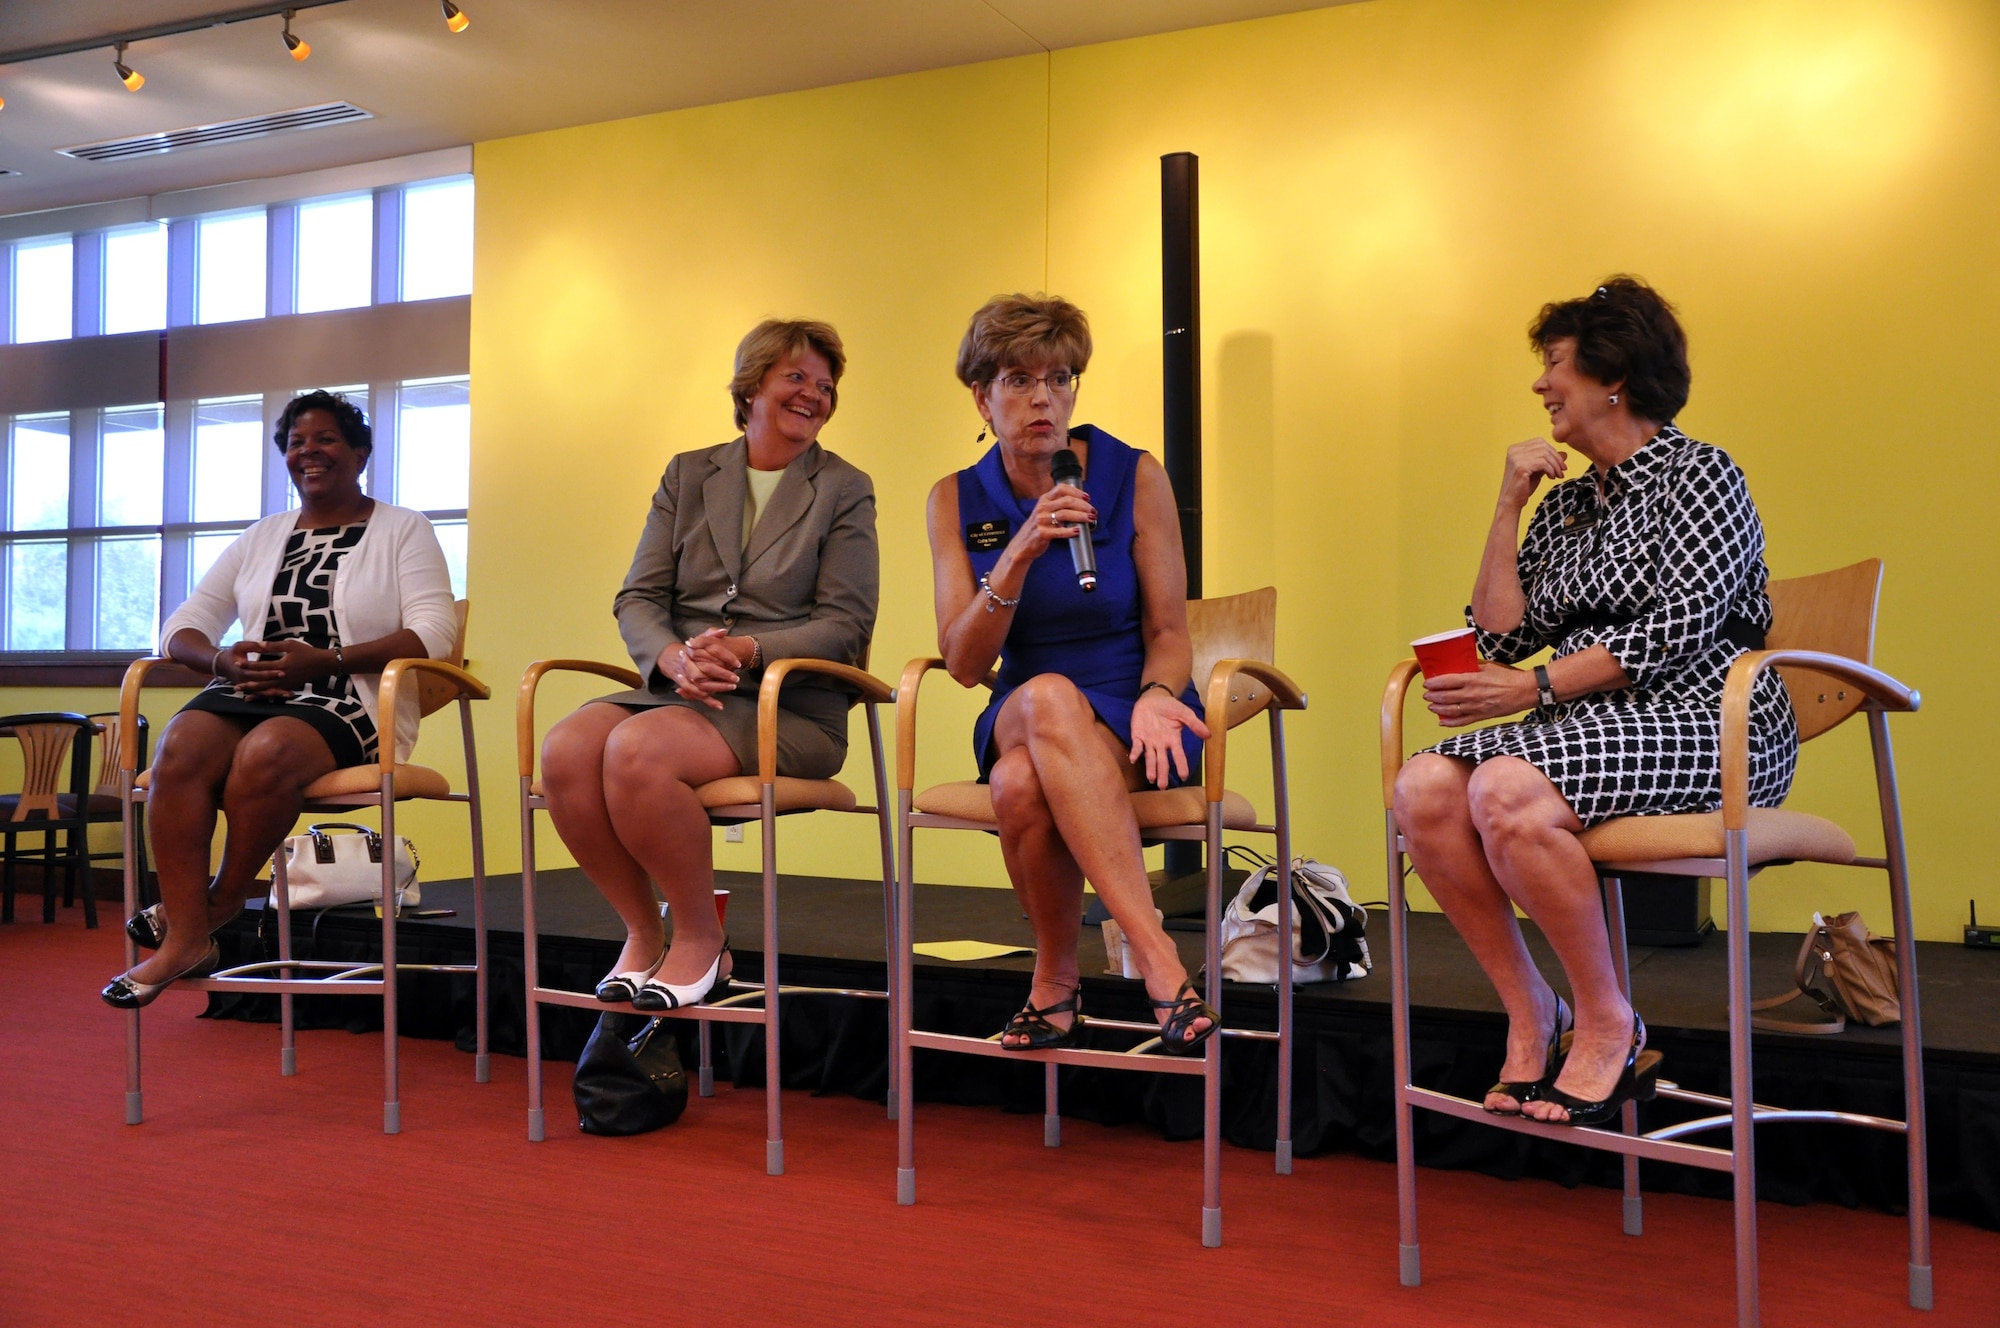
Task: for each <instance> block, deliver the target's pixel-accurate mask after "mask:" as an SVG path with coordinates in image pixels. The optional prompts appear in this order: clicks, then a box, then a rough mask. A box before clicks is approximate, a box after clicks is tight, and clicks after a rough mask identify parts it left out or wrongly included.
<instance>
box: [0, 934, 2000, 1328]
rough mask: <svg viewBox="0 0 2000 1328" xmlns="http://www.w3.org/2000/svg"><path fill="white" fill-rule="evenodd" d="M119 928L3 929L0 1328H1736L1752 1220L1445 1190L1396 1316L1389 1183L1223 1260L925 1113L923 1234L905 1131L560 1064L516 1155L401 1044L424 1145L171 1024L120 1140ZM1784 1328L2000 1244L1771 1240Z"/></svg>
mask: <svg viewBox="0 0 2000 1328" xmlns="http://www.w3.org/2000/svg"><path fill="white" fill-rule="evenodd" d="M121 957H122V947H121V944H120V938H119V934H118V932H117V930H116V928H115V927H114V926H112V925H109V923H108V922H107V925H106V926H105V927H104V928H103V929H102V930H100V931H97V932H86V931H85V930H84V929H83V926H82V921H81V918H80V916H78V914H77V912H76V911H75V910H69V911H66V912H65V913H64V914H63V916H62V920H61V921H60V922H59V923H58V924H57V925H56V926H54V927H44V926H42V925H41V924H40V923H39V922H34V921H29V922H23V923H17V924H15V925H13V926H11V927H6V928H0V1120H4V1121H5V1125H4V1126H0V1235H4V1238H0V1325H5V1328H25V1326H27V1325H43V1324H61V1325H73V1324H92V1325H95V1324H113V1323H115V1324H120V1325H131V1326H132V1328H155V1326H156V1325H168V1324H195V1323H221V1324H239V1323H244V1324H247V1323H264V1324H273V1323H280V1324H281V1323H309V1324H321V1323H335V1322H343V1323H364V1324H391V1323H393V1324H404V1323H408V1324H419V1323H421V1324H458V1323H475V1322H476V1323H480V1324H521V1325H530V1324H532V1325H537V1326H541V1325H552V1324H553V1325H562V1324H572V1323H575V1324H587V1325H593V1326H594V1325H600V1324H602V1325H612V1324H618V1325H626V1324H635V1325H679V1324H711V1323H717V1322H733V1323H743V1324H784V1325H792V1324H800V1325H813V1324H827V1325H864V1324H865V1325H893V1324H938V1323H966V1324H982V1325H983V1324H1033V1325H1038V1326H1039V1325H1047V1324H1075V1325H1100V1324H1102V1325H1121V1324H1134V1325H1141V1324H1143V1325H1183V1324H1224V1325H1235V1324H1270V1325H1283V1326H1284V1328H1293V1326H1294V1325H1315V1324H1329V1325H1336V1324H1337V1325H1342V1326H1343V1328H1345V1326H1347V1325H1377V1324H1380V1325H1418V1326H1423V1328H1428V1326H1430V1325H1438V1326H1444V1325H1454V1326H1455V1325H1473V1324H1482V1325H1484V1324H1503V1323H1516V1322H1532V1323H1537V1324H1552V1325H1569V1324H1576V1325H1597V1324H1619V1325H1650V1324H1658V1325H1671V1328H1695V1326H1696V1325H1706V1324H1729V1323H1733V1322H1734V1312H1733V1300H1732V1295H1731V1291H1730V1286H1731V1262H1730V1231H1729V1208H1728V1206H1727V1205H1725V1204H1722V1203H1718V1202H1714V1201H1709V1200H1700V1199H1692V1198H1684V1197H1679V1196H1670V1195H1662V1196H1652V1195H1649V1196H1648V1197H1647V1204H1646V1223H1647V1234H1646V1236H1645V1237H1644V1238H1642V1239H1638V1240H1633V1239H1628V1238H1626V1237H1624V1236H1621V1235H1620V1234H1619V1229H1618V1196H1617V1195H1616V1194H1615V1193H1613V1192H1610V1191H1606V1190H1582V1191H1574V1192H1572V1191H1565V1190H1562V1189H1560V1188H1558V1187H1555V1186H1552V1185H1547V1184H1542V1183H1528V1182H1523V1183H1518V1184H1508V1183H1505V1182H1501V1181H1496V1180H1491V1179H1488V1178H1485V1177H1481V1176H1474V1175H1461V1174H1455V1173H1447V1172H1435V1171H1425V1172H1423V1173H1421V1175H1420V1177H1419V1187H1420V1193H1421V1197H1422V1200H1423V1204H1424V1208H1423V1217H1424V1224H1425V1225H1424V1230H1423V1239H1424V1273H1425V1277H1426V1282H1425V1285H1424V1286H1423V1287H1421V1288H1419V1289H1416V1290H1405V1289H1403V1288H1401V1287H1399V1286H1398V1285H1397V1284H1396V1198H1395V1172H1394V1170H1393V1168H1391V1167H1389V1166H1387V1165H1384V1164H1381V1163H1374V1162H1366V1161H1360V1160H1357V1159H1355V1158H1352V1157H1321V1158H1306V1159H1302V1160H1301V1161H1300V1162H1299V1164H1298V1171H1297V1174H1296V1175H1293V1176H1290V1177H1280V1176H1276V1175H1273V1174H1272V1172H1271V1169H1270V1168H1271V1159H1270V1157H1269V1156H1268V1155H1265V1154H1254V1153H1248V1152H1243V1151H1239V1150H1234V1149H1231V1150H1226V1151H1225V1153H1224V1180H1223V1234H1224V1240H1225V1242H1226V1243H1225V1245H1224V1247H1223V1248H1222V1249H1220V1250H1204V1249H1202V1248H1201V1245H1200V1239H1199V1229H1200V1228H1199V1198H1200V1160H1201V1158H1200V1151H1199V1146H1198V1145H1196V1144H1167V1143H1164V1142H1162V1141H1161V1140H1159V1139H1158V1138H1156V1137H1153V1136H1151V1135H1149V1134H1147V1133H1144V1132H1142V1131H1139V1130H1135V1129H1118V1130H1107V1129H1103V1128H1100V1127H1096V1126H1091V1125H1087V1124H1081V1123H1075V1122H1065V1127H1064V1134H1065V1139H1064V1146H1063V1147H1062V1148H1061V1149H1059V1150H1053V1151H1052V1150H1047V1149H1044V1148H1042V1147H1041V1121H1040V1119H1039V1117H1033V1116H1007V1115H1003V1114H1000V1113H997V1112H991V1111H977V1110H967V1109H960V1108H951V1107H937V1106H930V1107H924V1106H920V1107H919V1110H918V1123H919V1129H918V1134H917V1144H918V1149H919V1152H918V1158H917V1162H918V1174H917V1178H918V1187H919V1188H918V1204H917V1206H916V1207H914V1208H899V1207H897V1206H896V1203H895V1187H894V1180H895V1171H894V1168H895V1130H894V1126H893V1125H892V1124H891V1123H890V1122H889V1121H887V1120H886V1119H885V1118H884V1117H883V1114H882V1111H881V1108H880V1107H878V1106H874V1105H871V1104H868V1103H863V1102H858V1101H853V1100H848V1099H813V1098H808V1097H800V1096H789V1097H787V1099H786V1103H785V1110H786V1127H787V1136H788V1137H787V1163H788V1166H789V1170H790V1174H789V1175H786V1176H783V1177H778V1178H772V1177H767V1176H765V1175H764V1174H763V1156H764V1149H763V1097H762V1095H761V1093H758V1092H743V1093H737V1092H733V1091H731V1090H730V1089H729V1088H728V1087H727V1086H724V1087H722V1088H721V1089H720V1090H719V1091H718V1094H717V1096H716V1097H715V1098H713V1099H710V1100H708V1101H702V1100H700V1099H696V1100H695V1102H694V1103H693V1105H692V1106H690V1108H689V1110H688V1114H687V1115H686V1117H684V1118H683V1119H682V1120H681V1122H680V1123H679V1124H677V1125H675V1126H673V1127H672V1128H670V1129H668V1130H665V1131H662V1132H660V1133H658V1134H653V1135H647V1136H643V1137H641V1138H637V1139H595V1138H586V1137H584V1136H582V1135H580V1134H578V1133H577V1131H576V1128H575V1125H574V1118H573V1116H572V1115H570V1113H569V1109H568V1104H569V1087H568V1081H567V1078H566V1073H567V1070H568V1067H567V1066H563V1065H553V1066H551V1067H550V1073H549V1076H548V1093H549V1103H550V1110H549V1122H550V1124H549V1133H550V1137H549V1140H548V1142H546V1143H542V1144H529V1143H528V1142H527V1141H526V1117H527V1112H526V1090H525V1086H524V1064H523V1062H521V1061H519V1060H514V1059H512V1058H505V1057H501V1058H496V1059H495V1062H494V1082H493V1083H491V1084H487V1085H475V1084H474V1083H473V1082H472V1058H471V1057H470V1056H467V1055H463V1054H461V1053H459V1052H457V1051H454V1050H453V1049H452V1048H451V1047H449V1046H448V1045H445V1044H443V1043H438V1042H413V1041H405V1042H404V1044H403V1047H404V1061H403V1093H402V1096H403V1126H404V1132H403V1133H402V1134H401V1135H400V1136H397V1137H394V1138H390V1137H385V1136H384V1135H382V1134H381V1133H380V1126H381V1100H380V1099H381V1043H380V1041H379V1040H378V1039H377V1038H376V1037H373V1036H366V1037H355V1036H351V1035H349V1034H346V1033H339V1032H323V1033H309V1034H303V1035H301V1038H300V1049H299V1067H300V1073H299V1074H298V1075H297V1076H296V1077H295V1078H291V1079H285V1078H282V1077H280V1076H279V1074H278V1072H277V1061H278V1057H277V1030H276V1029H275V1027H270V1026H261V1025H246V1024H238V1023H208V1022H198V1021H197V1020H195V1019H194V1017H193V1016H194V1013H195V1012H196V1011H197V1010H198V1009H200V1008H201V1001H202V998H201V997H200V996H199V995H197V994H192V993H190V994H173V993H170V994H168V995H166V996H164V997H162V998H161V1000H160V1001H159V1002H158V1003H157V1004H155V1005H154V1006H153V1008H152V1009H151V1010H150V1011H148V1017H147V1022H146V1033H147V1058H146V1070H147V1080H146V1106H147V1121H146V1123H145V1124H144V1125H141V1126H138V1127H127V1126H125V1125H124V1124H123V1123H122V1120H123V1106H122V1101H123V1098H122V1095H123V1087H124V1083H123V1046H124V1039H123V1031H124V1022H123V1019H122V1018H121V1017H120V1016H118V1015H117V1014H115V1013H113V1012H112V1011H110V1010H108V1009H106V1008H105V1007H104V1006H103V1005H102V1004H101V1003H100V1002H99V1001H98V1000H97V996H96V989H97V988H98V987H99V986H100V985H102V984H103V983H104V982H105V981H106V980H107V979H109V978H110V977H111V976H112V975H113V974H114V973H115V972H117V970H118V969H119V967H120V966H121ZM1760 1218H1761V1223H1762V1228H1763V1245H1762V1258H1763V1296H1764V1301H1763V1304H1764V1321H1765V1323H1767V1324H1772V1325H1780V1324H1824V1323H1841V1324H1866V1325H1875V1324H1910V1325H1922V1326H1924V1328H1944V1326H1945V1325H1958V1324H1985V1325H1991V1324H1994V1323H1996V1322H2000V1310H1996V1309H1995V1308H1994V1307H1995V1306H1996V1305H2000V1235H1996V1234H1993V1233H1989V1232H1983V1231H1979V1230H1976V1229H1974V1228H1970V1227H1966V1226H1963V1225H1960V1224H1957V1223H1951V1222H1941V1223H1939V1224H1937V1226H1936V1228H1935V1244H1936V1264H1935V1266H1936V1269H1937V1304H1938V1308H1937V1310H1936V1311H1935V1312H1934V1313H1932V1314H1928V1315H1926V1314H1921V1313H1919V1312H1917V1311H1914V1310H1911V1309H1909V1308H1908V1307H1907V1306H1906V1305H1904V1303H1903V1259H1904V1249H1905V1245H1904V1239H1905V1237H1904V1232H1905V1228H1904V1225H1903V1223H1902V1222H1901V1221H1899V1220H1898V1219H1896V1218H1894V1217H1890V1216H1887V1215H1884V1214H1879V1213H1853V1212H1848V1211H1845V1210H1842V1209H1837V1208H1827V1207H1819V1208H1806V1209H1785V1208H1777V1207H1772V1206H1770V1205H1766V1206H1765V1207H1764V1208H1763V1209H1762V1210H1761V1213H1760Z"/></svg>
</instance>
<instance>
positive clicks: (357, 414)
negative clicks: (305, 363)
mask: <svg viewBox="0 0 2000 1328" xmlns="http://www.w3.org/2000/svg"><path fill="white" fill-rule="evenodd" d="M309 410H323V411H325V412H326V413H327V414H329V415H331V416H333V423H334V427H335V428H337V429H339V430H340V436H341V437H342V438H344V439H346V440H347V445H348V446H349V447H351V448H353V449H354V450H355V451H357V452H373V451H374V450H375V430H374V429H372V428H370V427H369V424H368V417H367V416H366V415H363V414H362V413H361V407H359V406H357V405H355V404H354V403H353V402H352V401H349V400H348V399H347V398H346V397H344V396H342V395H341V394H340V393H338V392H327V391H312V392H302V393H300V394H299V395H298V396H295V397H293V398H292V399H291V400H290V401H287V402H286V403H285V408H284V410H282V411H280V412H279V414H278V427H277V428H276V429H274V430H273V431H272V433H271V441H272V443H274V444H276V446H277V448H278V450H279V451H280V452H282V451H284V450H285V439H287V438H289V437H290V436H291V432H292V426H293V425H294V424H296V423H298V419H299V416H301V415H303V414H305V413H306V412H307V411H309Z"/></svg>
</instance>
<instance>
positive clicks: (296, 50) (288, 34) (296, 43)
mask: <svg viewBox="0 0 2000 1328" xmlns="http://www.w3.org/2000/svg"><path fill="white" fill-rule="evenodd" d="M292 13H293V11H292V10H289V9H287V10H286V11H285V49H286V50H288V51H290V52H291V53H292V59H294V60H303V59H305V58H306V57H307V56H309V55H311V54H312V53H313V48H312V47H311V46H309V45H307V44H306V41H305V39H304V38H302V37H294V36H293V35H292Z"/></svg>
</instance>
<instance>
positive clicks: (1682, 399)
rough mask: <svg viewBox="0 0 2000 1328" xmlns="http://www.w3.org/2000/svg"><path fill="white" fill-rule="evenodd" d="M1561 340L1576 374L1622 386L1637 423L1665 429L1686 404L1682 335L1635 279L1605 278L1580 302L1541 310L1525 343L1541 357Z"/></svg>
mask: <svg viewBox="0 0 2000 1328" xmlns="http://www.w3.org/2000/svg"><path fill="white" fill-rule="evenodd" d="M1565 337H1570V338H1574V339H1575V341H1576V367H1577V368H1578V369H1580V370H1582V371H1583V372H1584V373H1586V374H1589V375H1590V376H1591V377H1592V378H1595V379H1596V380H1597V381H1598V382H1600V383H1604V384H1607V385H1609V384H1613V383H1623V384H1624V385H1625V386H1624V392H1625V401H1626V404H1627V405H1628V406H1630V407H1631V410H1632V413H1633V414H1634V415H1636V416H1638V417H1639V418H1640V419H1642V420H1652V421H1654V422H1655V423H1658V424H1668V423H1671V422H1672V420H1673V418H1674V416H1676V415H1678V414H1680V411H1681V407H1682V406H1685V405H1686V404H1687V399H1688V386H1689V384H1690V383H1691V382H1692V381H1693V380H1692V375H1691V374H1690V373H1689V372H1688V352H1687V333H1685V332H1683V331H1681V324H1680V320H1679V319H1677V318H1675V317H1674V306H1673V305H1671V304H1668V303H1667V301H1666V300H1665V298H1664V297H1662V296H1661V294H1660V293H1659V292H1658V291H1656V290H1654V289H1653V288H1652V287H1651V286H1648V285H1647V284H1646V283H1645V282H1643V281H1641V280H1639V279H1638V278H1637V277H1630V276H1625V275H1624V274H1622V273H1621V274H1619V275H1618V276H1613V277H1606V278H1605V279H1604V284H1603V285H1602V286H1599V287H1598V288H1597V289H1596V290H1595V291H1594V292H1592V293H1591V294H1589V295H1586V296H1584V297H1583V298H1582V299H1580V300H1564V301H1563V302H1562V303H1560V304H1545V305H1543V306H1542V312H1541V313H1540V314H1538V315H1536V317H1535V321H1534V322H1533V323H1531V324H1529V326H1528V343H1529V344H1530V345H1532V346H1533V347H1534V348H1535V349H1536V350H1538V351H1543V352H1546V351H1547V350H1548V348H1549V343H1550V342H1552V341H1561V340H1563V339H1564V338H1565Z"/></svg>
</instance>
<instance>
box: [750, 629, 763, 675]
mask: <svg viewBox="0 0 2000 1328" xmlns="http://www.w3.org/2000/svg"><path fill="white" fill-rule="evenodd" d="M749 667H750V668H753V669H761V668H763V667H764V643H763V642H761V641H759V640H758V639H757V638H756V637H754V636H753V637H751V638H750V664H749Z"/></svg>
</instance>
